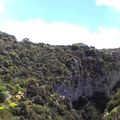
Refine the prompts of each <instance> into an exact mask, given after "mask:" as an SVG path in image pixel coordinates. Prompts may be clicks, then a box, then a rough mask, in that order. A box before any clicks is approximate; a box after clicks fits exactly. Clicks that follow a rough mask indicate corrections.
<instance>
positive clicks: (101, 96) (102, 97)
mask: <svg viewBox="0 0 120 120" xmlns="http://www.w3.org/2000/svg"><path fill="white" fill-rule="evenodd" d="M109 100H110V99H109V97H108V96H107V95H106V94H105V93H103V92H95V93H94V95H93V96H92V97H87V96H80V97H79V98H78V99H77V100H74V101H72V106H73V108H74V109H76V110H81V109H84V107H85V106H86V105H89V104H90V105H92V106H94V107H95V108H96V109H97V110H98V111H99V112H100V113H103V112H104V110H105V108H106V105H107V103H108V101H109Z"/></svg>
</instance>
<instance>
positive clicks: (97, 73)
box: [56, 50, 120, 101]
mask: <svg viewBox="0 0 120 120" xmlns="http://www.w3.org/2000/svg"><path fill="white" fill-rule="evenodd" d="M90 51H91V50H89V51H88V52H90ZM91 52H93V51H91ZM97 54H98V55H97ZM112 58H113V56H112V54H111V55H110V56H109V55H108V58H107V59H106V58H105V56H102V53H101V52H98V51H94V52H93V53H92V54H90V53H87V54H85V51H84V55H83V56H82V57H73V58H72V59H70V60H69V68H70V70H71V71H72V75H71V78H70V80H71V85H70V86H68V85H67V84H65V83H61V84H60V85H58V86H57V88H56V89H57V91H58V93H60V94H61V95H63V96H66V97H67V98H69V99H70V101H75V100H78V99H79V98H80V97H81V96H86V97H88V98H92V97H95V96H97V95H96V94H103V95H104V96H106V97H107V98H109V96H110V95H111V93H112V91H113V89H114V88H115V89H116V86H117V85H118V86H117V87H118V88H119V87H120V84H119V83H120V82H119V81H120V79H119V78H120V70H117V69H115V68H116V67H117V68H118V65H117V66H116V65H115V64H114V63H115V62H116V61H119V59H118V58H117V59H116V60H115V59H114V60H113V59H112ZM105 59H106V60H107V61H106V60H105ZM116 63H118V62H116ZM118 64H119V63H118ZM100 96H101V95H100Z"/></svg>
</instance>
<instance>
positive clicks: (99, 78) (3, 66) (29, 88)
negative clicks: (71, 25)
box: [0, 32, 120, 120]
mask: <svg viewBox="0 0 120 120" xmlns="http://www.w3.org/2000/svg"><path fill="white" fill-rule="evenodd" d="M119 51H120V49H119V48H118V49H103V50H97V49H96V48H94V47H92V46H87V45H85V44H83V43H78V44H73V45H68V46H63V45H58V46H54V45H49V44H44V43H38V44H37V43H32V42H30V40H29V39H28V38H25V39H23V40H22V41H21V42H18V41H17V39H16V38H15V36H13V35H9V34H7V33H3V32H0V118H1V119H4V120H101V119H104V120H111V119H113V118H114V119H115V117H116V119H119V113H120V107H119V106H120V100H119V98H120V95H119V88H120V62H119V60H120V53H119ZM116 96H117V97H116ZM115 110H116V111H115ZM106 114H107V115H106Z"/></svg>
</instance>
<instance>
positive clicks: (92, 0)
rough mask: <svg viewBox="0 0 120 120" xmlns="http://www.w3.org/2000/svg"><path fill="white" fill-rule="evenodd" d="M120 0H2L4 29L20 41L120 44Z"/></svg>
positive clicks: (0, 27) (0, 16) (0, 21)
mask: <svg viewBox="0 0 120 120" xmlns="http://www.w3.org/2000/svg"><path fill="white" fill-rule="evenodd" d="M119 21H120V0H0V31H3V32H7V33H9V34H12V35H15V36H16V38H17V40H18V41H21V40H22V39H24V38H29V39H30V41H32V42H35V43H40V42H44V43H48V44H52V45H71V44H74V43H84V44H87V45H89V46H95V47H96V48H98V49H101V48H116V47H120V23H119Z"/></svg>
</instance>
